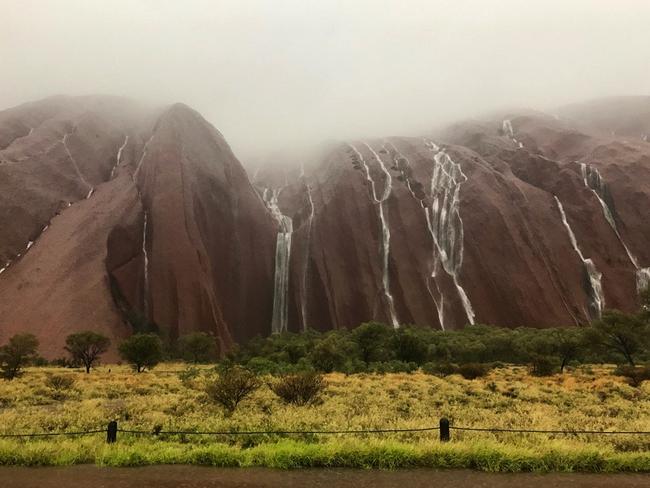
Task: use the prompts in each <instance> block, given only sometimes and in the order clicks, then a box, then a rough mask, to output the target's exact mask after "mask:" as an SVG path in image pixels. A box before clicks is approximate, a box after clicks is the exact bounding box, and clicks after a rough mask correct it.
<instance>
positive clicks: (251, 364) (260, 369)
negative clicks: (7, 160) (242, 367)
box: [246, 357, 282, 374]
mask: <svg viewBox="0 0 650 488" xmlns="http://www.w3.org/2000/svg"><path fill="white" fill-rule="evenodd" d="M246 367H247V368H248V369H250V370H251V371H253V372H255V373H257V374H277V373H279V372H280V370H281V369H282V367H281V366H280V365H279V364H278V363H276V362H275V361H271V360H270V359H267V358H261V357H254V358H251V359H250V360H249V361H248V363H246Z"/></svg>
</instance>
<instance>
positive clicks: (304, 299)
mask: <svg viewBox="0 0 650 488" xmlns="http://www.w3.org/2000/svg"><path fill="white" fill-rule="evenodd" d="M301 174H302V180H303V184H304V185H305V188H306V190H307V198H308V200H309V217H308V218H307V238H306V239H305V255H304V261H305V263H304V267H303V272H302V296H301V300H300V311H301V314H302V328H303V330H307V329H308V328H309V327H308V324H307V300H308V297H309V294H308V293H307V272H308V271H309V245H310V242H311V225H312V221H313V220H314V212H315V208H314V199H313V198H312V195H311V187H310V186H309V183H308V182H307V180H306V178H305V172H304V167H302V165H301Z"/></svg>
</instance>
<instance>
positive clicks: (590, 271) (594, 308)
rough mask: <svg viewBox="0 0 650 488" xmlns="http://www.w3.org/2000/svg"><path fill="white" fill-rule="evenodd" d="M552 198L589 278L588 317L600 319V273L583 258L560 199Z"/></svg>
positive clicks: (601, 300) (587, 259)
mask: <svg viewBox="0 0 650 488" xmlns="http://www.w3.org/2000/svg"><path fill="white" fill-rule="evenodd" d="M554 198H555V203H556V204H557V208H558V209H559V210H560V215H561V216H562V223H563V224H564V227H565V229H566V231H567V234H568V235H569V240H570V241H571V245H572V246H573V249H574V251H575V252H576V254H577V255H578V257H579V258H580V260H581V261H582V263H583V265H584V269H585V271H586V272H587V276H588V277H589V310H590V314H589V315H590V317H591V318H600V316H601V313H602V311H603V308H604V307H605V296H604V294H603V286H602V277H603V275H602V273H600V271H598V269H597V268H596V265H595V264H594V262H593V261H592V260H591V259H589V258H585V256H584V254H582V251H581V250H580V247H579V246H578V240H577V239H576V236H575V234H574V232H573V229H572V228H571V225H569V221H568V220H567V217H566V213H565V212H564V207H563V206H562V202H560V199H559V198H558V197H557V196H555V197H554Z"/></svg>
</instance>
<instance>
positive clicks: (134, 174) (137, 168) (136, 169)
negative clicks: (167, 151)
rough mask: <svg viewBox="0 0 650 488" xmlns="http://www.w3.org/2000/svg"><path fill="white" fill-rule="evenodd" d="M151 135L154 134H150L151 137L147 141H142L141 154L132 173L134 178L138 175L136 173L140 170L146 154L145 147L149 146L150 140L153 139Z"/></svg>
mask: <svg viewBox="0 0 650 488" xmlns="http://www.w3.org/2000/svg"><path fill="white" fill-rule="evenodd" d="M153 136H154V135H153V134H152V135H151V137H150V138H149V139H148V140H147V142H145V143H144V147H143V148H142V156H140V159H139V160H138V164H137V165H136V167H135V172H134V173H133V179H134V180H135V179H136V178H137V177H138V173H139V172H140V168H141V167H142V163H143V162H144V158H145V157H146V156H147V148H148V147H149V144H150V143H151V141H153Z"/></svg>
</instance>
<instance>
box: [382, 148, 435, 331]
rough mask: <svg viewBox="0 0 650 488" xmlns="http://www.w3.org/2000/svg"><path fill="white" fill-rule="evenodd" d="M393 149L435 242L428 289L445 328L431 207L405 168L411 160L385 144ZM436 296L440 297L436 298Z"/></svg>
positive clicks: (394, 161)
mask: <svg viewBox="0 0 650 488" xmlns="http://www.w3.org/2000/svg"><path fill="white" fill-rule="evenodd" d="M389 146H390V148H391V149H392V151H393V154H394V157H393V163H394V164H395V167H397V168H400V169H401V171H402V177H403V179H404V181H405V182H406V188H407V189H408V191H409V193H410V194H411V197H413V199H414V200H415V201H416V202H418V203H419V205H420V207H421V208H422V210H423V211H424V218H425V222H426V226H427V231H428V232H429V234H430V235H431V240H432V242H434V250H433V251H432V256H433V259H432V261H431V273H430V277H429V279H427V280H426V286H427V291H428V293H429V296H430V297H431V301H432V302H433V304H434V306H435V308H436V314H437V315H438V323H439V324H440V328H441V329H443V330H444V329H445V313H444V304H445V297H444V295H443V294H442V292H441V290H440V287H439V286H438V283H437V281H436V272H437V268H438V267H439V259H437V255H438V253H437V252H436V251H435V235H434V232H433V228H432V227H431V219H430V216H429V208H428V207H427V205H426V202H425V200H424V195H423V198H419V197H418V196H417V194H416V192H415V190H414V189H413V186H412V182H411V178H410V175H409V174H408V173H407V171H406V169H405V168H403V167H404V166H405V167H406V168H409V169H410V168H411V162H410V161H409V159H408V158H407V157H406V156H404V155H403V154H402V153H401V152H400V151H399V150H398V149H397V147H396V146H395V144H393V143H392V142H387V143H386V144H385V145H384V149H385V150H386V152H388V147H389ZM432 284H433V286H434V287H435V293H434V290H432V287H431V285H432ZM436 296H437V297H438V298H436Z"/></svg>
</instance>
